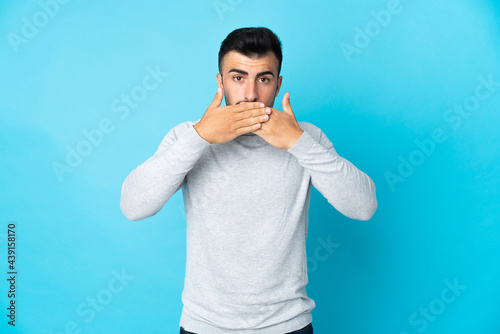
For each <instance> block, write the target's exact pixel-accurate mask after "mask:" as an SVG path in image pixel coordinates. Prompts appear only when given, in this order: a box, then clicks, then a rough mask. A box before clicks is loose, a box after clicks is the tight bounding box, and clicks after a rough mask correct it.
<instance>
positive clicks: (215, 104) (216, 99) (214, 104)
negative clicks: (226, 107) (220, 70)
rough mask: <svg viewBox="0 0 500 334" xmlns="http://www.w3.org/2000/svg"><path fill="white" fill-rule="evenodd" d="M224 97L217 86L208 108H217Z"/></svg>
mask: <svg viewBox="0 0 500 334" xmlns="http://www.w3.org/2000/svg"><path fill="white" fill-rule="evenodd" d="M223 97H224V93H223V92H222V88H220V87H219V89H217V93H216V94H215V97H214V100H213V101H212V103H211V104H210V107H209V108H219V107H220V104H221V103H222V98H223Z"/></svg>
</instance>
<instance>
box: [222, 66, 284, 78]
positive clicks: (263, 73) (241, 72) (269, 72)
mask: <svg viewBox="0 0 500 334" xmlns="http://www.w3.org/2000/svg"><path fill="white" fill-rule="evenodd" d="M231 72H235V73H239V74H244V75H248V72H245V71H243V70H239V69H237V68H233V69H231V70H229V72H228V73H231ZM266 74H270V75H272V76H273V77H274V73H273V72H271V71H264V72H260V73H257V76H258V77H260V76H263V75H266Z"/></svg>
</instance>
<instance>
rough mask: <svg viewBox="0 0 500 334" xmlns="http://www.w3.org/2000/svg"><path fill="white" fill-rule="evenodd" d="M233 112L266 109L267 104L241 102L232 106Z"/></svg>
mask: <svg viewBox="0 0 500 334" xmlns="http://www.w3.org/2000/svg"><path fill="white" fill-rule="evenodd" d="M230 107H231V110H232V111H233V112H242V111H246V110H251V109H258V108H261V109H265V107H266V105H265V104H264V103H262V102H242V103H239V104H235V105H232V106H230Z"/></svg>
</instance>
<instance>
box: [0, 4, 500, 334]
mask: <svg viewBox="0 0 500 334" xmlns="http://www.w3.org/2000/svg"><path fill="white" fill-rule="evenodd" d="M44 3H47V4H50V3H52V1H51V0H45V1H43V0H42V1H41V2H37V1H14V0H10V1H2V3H1V4H0V12H1V20H0V37H1V39H0V59H1V61H0V111H1V118H0V161H1V173H0V184H1V186H0V196H1V202H0V223H1V226H0V243H1V251H0V262H1V263H2V265H1V268H2V274H1V275H0V277H2V279H1V280H0V282H1V283H0V305H1V311H0V331H1V332H2V333H11V332H12V333H14V332H15V333H54V334H55V333H64V332H65V327H67V328H70V329H71V326H75V328H78V329H79V330H81V332H82V333H177V332H178V326H179V318H180V314H181V309H182V302H181V292H182V288H183V280H184V269H185V267H184V266H185V216H184V211H183V210H184V209H183V203H182V193H181V191H179V192H177V193H176V194H175V195H174V196H173V197H172V198H171V200H170V201H169V202H168V203H167V204H166V205H165V206H164V208H163V210H161V211H160V212H159V213H158V214H157V215H156V216H154V217H151V218H148V219H146V220H143V221H138V222H131V221H128V220H127V219H126V218H125V217H124V216H123V214H122V213H121V211H120V207H119V201H120V191H121V185H122V183H123V181H124V179H125V177H126V176H127V175H128V174H129V173H130V172H131V171H132V170H133V169H134V168H135V167H136V166H137V165H139V164H140V163H142V162H143V161H145V160H146V159H147V158H149V157H150V156H151V155H153V153H154V152H155V151H156V149H157V147H158V145H159V143H160V142H161V140H162V138H163V137H164V135H165V134H166V133H167V132H168V130H169V129H171V128H172V127H174V126H175V125H177V124H179V123H181V122H184V121H186V120H192V121H195V120H197V119H199V118H201V116H202V115H203V113H204V112H205V110H206V108H207V106H208V105H209V103H210V102H211V101H212V99H213V96H214V94H215V92H216V89H217V86H216V81H215V75H216V73H217V52H218V49H219V46H220V43H221V42H222V40H223V39H224V38H225V37H226V35H227V34H228V33H229V32H231V31H232V30H234V29H236V28H240V27H247V26H266V27H268V28H270V29H272V30H273V31H274V32H275V33H276V34H277V35H278V36H279V37H280V39H281V41H282V43H283V53H284V58H283V67H282V75H283V86H282V89H281V92H280V94H279V95H278V97H277V99H276V103H275V108H277V109H280V110H282V108H281V100H282V97H283V94H284V93H285V92H287V91H289V92H290V94H291V104H292V108H293V110H294V112H295V114H296V117H297V120H299V121H307V122H311V123H313V124H315V125H317V126H319V127H320V128H321V129H322V130H323V131H324V132H325V134H326V135H327V136H328V138H329V139H330V140H331V141H332V142H333V144H334V146H335V148H336V150H337V152H338V153H339V154H340V155H341V156H343V157H345V158H346V159H348V160H350V161H351V162H352V163H354V164H355V165H356V166H357V167H358V168H360V169H361V170H363V171H364V172H366V173H367V174H368V175H369V176H370V177H371V178H372V179H373V180H374V182H375V184H376V187H377V199H378V203H379V207H378V210H377V212H376V213H375V215H374V217H373V218H372V219H371V220H370V221H366V222H362V221H355V220H351V219H348V218H346V217H344V216H343V215H342V214H340V213H339V212H337V211H336V210H335V209H334V208H333V207H332V206H330V205H329V204H328V202H327V201H326V199H325V198H324V197H323V196H322V195H321V194H320V193H319V192H318V191H317V190H315V189H313V191H312V198H311V207H310V212H309V222H310V224H309V233H308V240H307V252H308V259H309V260H308V265H309V285H308V288H307V291H308V294H309V296H310V297H311V298H313V299H314V300H315V302H316V308H315V309H314V310H313V324H314V329H315V333H319V334H321V333H324V334H326V333H386V334H413V333H421V332H425V333H429V334H431V333H484V334H494V333H500V320H498V314H499V311H500V284H499V281H500V269H499V268H500V266H499V263H500V225H499V218H500V206H499V204H498V203H499V201H498V199H499V181H500V173H499V172H500V170H499V166H500V159H499V152H500V147H499V134H498V133H499V132H498V125H499V124H500V113H499V112H498V111H499V107H500V87H493V88H491V87H490V89H491V91H488V90H487V89H486V88H485V87H484V86H480V85H481V81H480V80H479V79H478V77H480V76H481V77H483V78H484V79H485V80H487V79H488V77H490V76H491V78H492V80H493V81H495V82H500V27H499V24H500V16H499V12H500V4H498V2H496V1H493V0H490V1H487V0H474V1H472V0H470V1H466V0H454V1H451V0H442V1H423V0H421V1H413V0H401V2H400V4H399V7H397V8H398V13H393V14H391V19H390V22H388V24H385V26H381V25H380V24H377V23H375V24H374V22H376V21H375V16H376V15H375V16H374V14H373V13H372V11H375V13H380V11H381V10H386V9H387V8H388V6H390V3H391V1H386V0H364V1H360V2H356V3H355V4H353V3H352V1H347V0H341V1H335V2H332V1H326V0H323V1H315V2H313V3H312V2H309V1H297V2H293V4H292V3H291V2H290V1H281V0H280V1H273V2H269V1H262V0H255V1H248V0H237V1H236V0H232V1H230V0H221V1H211V0H208V1H168V2H167V1H147V2H145V1H120V2H118V1H115V2H106V3H104V2H101V1H100V2H93V1H77V0H74V1H69V2H68V3H66V4H60V5H59V6H58V7H59V8H56V7H54V6H53V5H52V7H51V6H49V7H47V6H48V5H47V6H45V5H43V4H44ZM223 4H225V6H226V7H222V6H223ZM217 6H218V7H217ZM44 7H45V9H44ZM47 8H48V9H47ZM217 8H218V9H217ZM46 12H50V14H51V15H49V14H47V13H46ZM387 21H388V20H387V18H386V23H387ZM27 22H28V23H27ZM30 22H31V23H30ZM34 22H36V23H37V24H38V27H37V26H35V30H34V29H32V30H31V35H30V30H29V28H27V27H26V26H27V25H29V24H33V23H34ZM377 27H378V28H379V29H378V30H377ZM357 28H359V29H361V30H362V31H363V30H365V29H366V28H368V29H372V30H368V32H369V34H370V35H371V36H368V35H367V36H368V38H367V37H365V38H364V39H363V38H362V37H360V33H359V30H357ZM23 29H24V33H25V35H26V36H29V38H25V37H23ZM16 36H17V37H16ZM16 38H17V39H16ZM23 38H24V39H23ZM356 38H357V39H356ZM356 42H357V51H356V52H355V53H353V54H351V55H347V54H346V53H345V52H343V51H342V50H343V49H342V46H344V47H345V46H346V45H347V44H349V45H351V47H356ZM343 43H345V44H343ZM148 67H149V68H151V69H156V68H159V69H160V70H161V71H162V72H165V73H168V75H164V77H163V78H162V79H161V83H159V84H158V86H157V87H156V88H155V89H152V90H150V91H146V93H147V96H145V97H144V99H143V100H141V101H140V102H138V103H137V106H135V107H134V108H129V110H128V111H129V113H128V114H127V115H126V114H124V113H123V112H120V113H116V112H115V111H116V108H113V103H117V102H116V100H118V101H120V98H121V96H122V94H131V92H132V91H133V90H134V89H135V91H136V93H137V92H139V91H140V86H141V85H142V81H143V79H144V77H145V76H146V75H147V74H148V70H147V68H148ZM137 87H139V88H137ZM478 87H479V88H478ZM476 88H477V89H479V91H480V92H481V93H482V94H483V95H484V94H486V93H488V92H489V96H488V97H487V98H484V99H483V100H480V101H479V100H477V99H476V100H474V94H475V93H476ZM466 101H467V102H466ZM474 101H479V102H480V103H479V104H478V105H476V106H474V111H472V112H470V114H469V116H468V117H459V116H457V115H458V114H453V113H452V112H451V111H449V110H450V109H451V108H453V105H454V104H463V103H472V102H474ZM121 106H122V107H123V104H122V105H121ZM115 107H116V105H115ZM122 110H123V109H122ZM451 116H453V117H454V118H453V121H451V120H452V119H450V117H451ZM103 120H104V122H106V120H107V122H108V125H109V126H110V127H111V128H112V130H110V129H108V133H103V136H102V138H101V139H100V141H96V142H97V143H98V144H96V145H92V146H90V148H89V146H86V148H87V151H86V154H87V155H86V156H84V157H82V158H81V161H79V162H78V163H74V164H73V165H76V166H75V167H74V168H70V169H71V172H69V170H67V171H66V172H64V173H63V174H62V175H61V174H59V177H58V174H57V173H56V172H55V171H54V164H56V165H57V164H61V165H63V164H66V157H67V155H68V152H69V151H70V150H75V149H77V147H79V146H78V145H80V148H81V149H85V147H84V145H85V143H84V142H85V141H87V139H86V137H85V135H84V132H85V131H92V130H93V129H97V128H99V124H100V123H101V122H102V121H103ZM436 129H438V131H439V129H441V131H442V133H443V135H442V138H443V137H445V138H446V140H444V141H441V142H439V143H438V142H434V147H433V148H432V145H431V144H429V145H430V146H427V147H428V152H427V153H428V154H424V153H425V152H424V153H422V152H423V149H421V148H419V146H418V145H417V144H416V141H418V140H419V141H421V142H427V143H429V140H432V138H433V137H432V134H433V132H434V131H436ZM82 145H83V146H82ZM431 148H432V150H431ZM419 152H420V153H419ZM410 159H411V160H412V161H413V162H414V163H415V164H414V165H415V166H414V167H413V170H412V171H411V172H408V171H406V172H407V173H406V174H405V175H406V176H405V177H402V176H401V174H400V176H399V177H401V179H398V180H399V181H398V182H396V183H393V184H391V182H389V181H388V175H392V176H394V175H397V174H398V173H399V172H398V169H401V168H403V167H401V165H402V164H404V163H402V162H401V161H410ZM406 167H407V168H408V166H406ZM402 171H403V174H404V170H403V169H402ZM388 173H393V174H388ZM402 180H403V181H402ZM400 181H401V182H400ZM9 222H15V223H16V233H17V270H18V272H19V274H18V277H17V279H18V280H17V292H18V294H17V298H16V305H17V319H16V324H17V326H16V327H15V329H13V328H12V327H11V326H8V325H7V317H6V315H5V312H6V309H5V307H6V305H7V304H6V303H7V302H8V299H7V290H8V287H7V285H6V279H5V278H6V277H7V274H6V272H7V254H6V253H7V247H6V244H5V242H6V237H7V225H8V223H9ZM327 240H330V241H331V242H333V243H335V244H336V247H335V249H334V250H330V251H331V252H330V253H327V254H328V256H326V258H325V257H321V258H320V257H317V256H315V250H316V249H318V247H320V248H321V247H322V246H321V245H322V244H324V243H325V242H327ZM325 251H326V249H323V250H322V251H321V254H322V255H324V254H325ZM316 254H317V253H316ZM117 272H120V273H121V272H125V273H126V275H128V280H126V283H125V284H126V285H125V284H124V285H123V286H122V289H121V291H120V292H117V293H114V292H112V293H110V288H109V284H110V282H115V283H116V281H115V280H114V277H115V276H116V275H117ZM447 282H448V283H449V284H454V283H456V282H458V283H456V284H459V285H460V290H459V291H457V292H456V293H455V294H453V293H452V292H451V290H450V291H448V290H446V289H447ZM116 286H118V284H117V285H116ZM443 292H444V293H445V296H446V298H447V299H446V300H447V301H448V302H446V303H444V302H443V297H442V293H443ZM96 297H97V298H100V300H101V301H105V305H104V304H101V307H102V308H101V309H100V311H94V312H93V313H94V314H93V316H92V317H91V316H90V314H91V313H92V311H90V310H92V309H91V308H90V306H89V305H88V304H87V303H88V300H92V298H96ZM452 297H454V298H452ZM450 299H453V301H452V302H450ZM424 308H425V309H430V311H428V312H429V315H428V316H427V318H426V317H425V316H423V315H421V314H420V313H419V312H423V311H422V310H424ZM78 309H80V311H82V310H85V311H86V313H85V314H86V316H82V314H78V312H77V310H78ZM412 319H413V321H412ZM67 332H68V333H70V332H72V331H71V330H68V331H67ZM74 332H75V333H77V332H78V331H74Z"/></svg>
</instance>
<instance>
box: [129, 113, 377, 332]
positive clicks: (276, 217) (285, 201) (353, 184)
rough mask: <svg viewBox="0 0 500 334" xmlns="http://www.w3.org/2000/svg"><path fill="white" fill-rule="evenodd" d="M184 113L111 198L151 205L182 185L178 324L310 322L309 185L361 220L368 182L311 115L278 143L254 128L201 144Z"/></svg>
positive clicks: (137, 215) (134, 206)
mask: <svg viewBox="0 0 500 334" xmlns="http://www.w3.org/2000/svg"><path fill="white" fill-rule="evenodd" d="M199 121H200V119H199V120H198V121H196V122H192V121H186V122H183V123H180V124H178V125H177V126H175V127H174V128H172V129H171V130H170V131H169V132H168V133H167V135H166V136H165V137H164V139H163V141H162V142H161V144H160V146H159V147H158V150H157V151H156V153H155V154H154V155H153V156H152V157H151V158H149V159H148V160H146V161H145V162H144V163H143V164H141V165H140V166H138V167H137V168H136V169H135V170H133V171H132V172H131V173H130V175H128V176H127V178H126V179H125V182H124V183H123V187H122V195H121V202H120V207H121V209H122V211H123V213H124V215H125V216H126V217H127V218H128V219H130V220H140V219H144V218H147V217H150V216H152V215H154V214H156V213H157V212H158V211H159V210H160V209H161V208H162V207H163V205H165V203H166V202H167V201H168V200H169V199H170V197H171V196H172V195H173V194H174V193H176V192H177V191H178V190H179V189H181V188H182V194H183V198H184V206H185V210H186V228H187V230H186V236H187V240H186V243H187V249H186V252H187V253H186V255H187V256H186V274H185V279H184V290H183V292H182V302H183V309H182V314H181V318H180V323H179V325H180V326H182V327H184V329H185V330H187V331H190V332H196V333H200V334H224V333H232V334H235V333H242V334H243V333H259V334H279V333H286V332H291V331H294V330H297V329H299V328H302V327H304V326H306V325H307V324H308V323H310V322H312V315H311V310H312V309H313V308H314V307H315V303H314V301H313V300H312V299H311V298H309V297H308V296H307V292H306V285H307V283H308V277H307V256H306V248H305V241H306V236H307V225H308V209H309V202H310V195H311V185H313V186H314V187H315V188H316V189H317V190H318V191H319V192H320V193H321V194H322V195H323V196H324V197H325V198H326V199H327V200H328V202H329V203H330V204H331V205H333V206H334V207H335V208H336V209H337V210H338V211H340V212H341V213H342V214H344V215H345V216H347V217H349V218H352V219H358V220H368V219H370V218H371V217H372V215H373V213H374V212H375V210H376V209H377V199H376V195H375V184H374V183H373V181H372V180H371V179H370V178H369V177H368V175H366V174H365V173H364V172H362V171H360V170H359V169H358V168H356V167H355V166H354V165H353V164H352V163H350V162H349V161H347V160H346V159H344V158H342V157H340V156H339V155H338V154H337V152H336V151H335V149H334V148H333V145H332V143H331V142H330V140H329V139H328V138H327V137H326V135H325V134H324V133H323V132H322V131H321V130H320V129H319V128H318V127H316V126H315V125H313V124H311V123H308V122H298V123H299V126H300V128H301V129H302V130H303V131H304V133H303V134H302V136H301V137H300V138H299V140H298V141H297V142H296V143H295V144H294V145H293V146H292V147H290V148H289V149H288V150H284V149H278V148H275V147H273V146H271V145H269V144H268V143H267V142H266V141H265V140H264V139H262V138H261V137H259V136H258V135H256V134H254V133H247V134H244V135H241V136H238V137H236V138H235V139H233V140H231V141H229V142H226V143H223V144H210V143H209V142H207V141H206V140H204V139H203V138H201V137H200V135H199V134H198V133H197V132H196V130H195V129H194V127H193V125H194V124H196V123H198V122H199Z"/></svg>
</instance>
